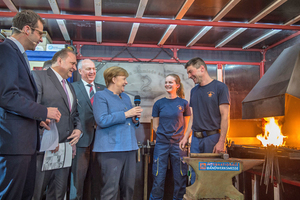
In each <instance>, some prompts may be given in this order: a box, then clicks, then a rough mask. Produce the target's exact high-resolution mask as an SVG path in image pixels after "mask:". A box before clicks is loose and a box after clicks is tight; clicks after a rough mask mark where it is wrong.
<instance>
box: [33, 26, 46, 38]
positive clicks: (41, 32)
mask: <svg viewBox="0 0 300 200" xmlns="http://www.w3.org/2000/svg"><path fill="white" fill-rule="evenodd" d="M30 28H31V29H32V30H33V31H37V32H38V33H39V35H40V36H41V37H42V36H43V35H44V32H43V31H40V30H38V29H37V28H32V27H30Z"/></svg>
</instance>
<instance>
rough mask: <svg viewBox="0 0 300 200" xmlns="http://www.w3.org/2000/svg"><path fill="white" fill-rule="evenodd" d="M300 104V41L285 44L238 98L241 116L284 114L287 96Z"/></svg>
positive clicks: (245, 117)
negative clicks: (259, 75)
mask: <svg viewBox="0 0 300 200" xmlns="http://www.w3.org/2000/svg"><path fill="white" fill-rule="evenodd" d="M288 96H294V97H296V99H298V100H299V105H300V44H297V45H294V46H292V47H289V48H286V49H285V50H284V51H283V52H282V53H281V54H280V55H279V56H278V58H277V59H276V60H275V62H274V63H273V64H272V65H271V67H270V68H269V69H268V71H267V72H266V73H265V75H264V76H263V77H262V78H261V79H260V80H259V81H258V83H257V84H256V85H255V86H254V88H253V89H252V90H251V91H250V92H249V94H248V95H247V96H246V98H245V99H244V100H243V102H242V105H243V106H242V112H243V113H242V118H243V119H254V118H264V117H275V116H285V113H286V107H287V106H288V105H287V104H288V101H287V97H288Z"/></svg>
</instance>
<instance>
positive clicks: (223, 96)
mask: <svg viewBox="0 0 300 200" xmlns="http://www.w3.org/2000/svg"><path fill="white" fill-rule="evenodd" d="M218 98H219V99H218V100H219V105H221V104H230V95H229V90H228V87H227V85H225V84H222V87H221V90H220V92H219V96H218Z"/></svg>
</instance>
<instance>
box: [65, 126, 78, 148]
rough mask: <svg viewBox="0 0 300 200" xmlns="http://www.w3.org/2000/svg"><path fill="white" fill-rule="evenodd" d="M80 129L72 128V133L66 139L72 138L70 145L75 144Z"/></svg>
mask: <svg viewBox="0 0 300 200" xmlns="http://www.w3.org/2000/svg"><path fill="white" fill-rule="evenodd" d="M80 135H81V131H80V130H79V129H74V130H73V132H72V134H71V135H70V136H69V137H68V138H67V139H72V138H73V139H72V140H71V142H70V145H74V144H77V142H78V141H79V139H80Z"/></svg>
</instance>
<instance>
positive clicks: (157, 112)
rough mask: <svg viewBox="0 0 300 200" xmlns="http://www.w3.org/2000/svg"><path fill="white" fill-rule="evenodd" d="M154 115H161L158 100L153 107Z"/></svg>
mask: <svg viewBox="0 0 300 200" xmlns="http://www.w3.org/2000/svg"><path fill="white" fill-rule="evenodd" d="M152 117H159V102H158V101H156V102H155V103H154V105H153V108H152Z"/></svg>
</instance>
